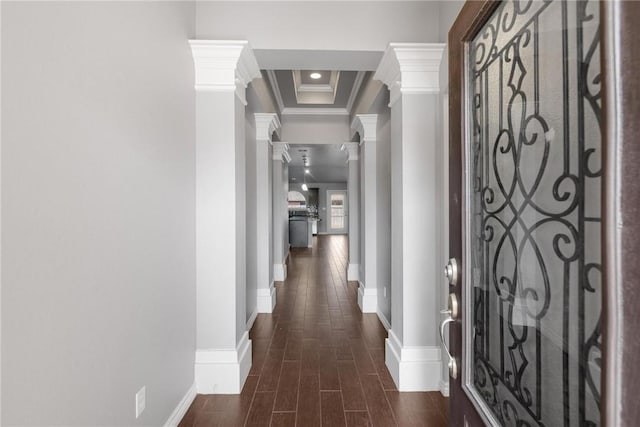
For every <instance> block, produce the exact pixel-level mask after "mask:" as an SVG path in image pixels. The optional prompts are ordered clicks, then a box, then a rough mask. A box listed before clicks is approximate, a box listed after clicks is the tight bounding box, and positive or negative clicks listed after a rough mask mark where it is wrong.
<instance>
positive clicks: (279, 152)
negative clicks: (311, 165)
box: [273, 142, 291, 163]
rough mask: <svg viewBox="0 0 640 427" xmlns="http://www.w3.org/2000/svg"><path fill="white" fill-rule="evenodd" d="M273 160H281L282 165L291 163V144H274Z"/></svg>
mask: <svg viewBox="0 0 640 427" xmlns="http://www.w3.org/2000/svg"><path fill="white" fill-rule="evenodd" d="M273 160H280V161H281V162H282V163H289V162H290V161H291V155H290V154H289V144H287V143H286V142H274V143H273Z"/></svg>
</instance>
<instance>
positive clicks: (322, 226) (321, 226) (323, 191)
mask: <svg viewBox="0 0 640 427" xmlns="http://www.w3.org/2000/svg"><path fill="white" fill-rule="evenodd" d="M307 187H309V188H317V189H318V216H319V217H320V219H321V221H320V222H319V223H318V233H326V232H327V221H328V219H327V191H328V190H344V191H346V190H347V183H346V182H337V183H313V184H307ZM289 191H299V192H301V193H302V194H304V195H305V197H307V195H306V192H304V191H302V184H298V183H294V182H290V183H289Z"/></svg>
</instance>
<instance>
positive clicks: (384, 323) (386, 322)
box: [376, 307, 391, 331]
mask: <svg viewBox="0 0 640 427" xmlns="http://www.w3.org/2000/svg"><path fill="white" fill-rule="evenodd" d="M376 314H377V315H378V319H380V323H382V326H384V328H385V329H386V330H387V331H389V329H391V323H390V322H389V319H387V316H385V315H384V313H383V312H382V311H380V307H378V310H376Z"/></svg>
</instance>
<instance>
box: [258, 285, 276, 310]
mask: <svg viewBox="0 0 640 427" xmlns="http://www.w3.org/2000/svg"><path fill="white" fill-rule="evenodd" d="M257 307H258V313H273V309H274V308H275V307H276V288H275V287H274V286H273V282H272V283H271V284H270V285H269V288H268V289H265V288H258V304H257Z"/></svg>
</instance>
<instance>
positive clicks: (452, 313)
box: [440, 293, 459, 380]
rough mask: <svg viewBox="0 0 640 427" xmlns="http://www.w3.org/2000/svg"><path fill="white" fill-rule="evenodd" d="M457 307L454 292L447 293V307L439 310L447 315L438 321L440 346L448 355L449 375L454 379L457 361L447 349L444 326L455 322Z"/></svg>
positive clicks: (456, 371)
mask: <svg viewBox="0 0 640 427" xmlns="http://www.w3.org/2000/svg"><path fill="white" fill-rule="evenodd" d="M458 312H459V308H458V298H456V294H454V293H451V294H449V308H448V309H446V310H441V311H440V314H446V315H447V317H446V318H445V319H443V320H442V322H440V340H441V341H442V346H443V347H444V351H445V352H446V353H447V356H449V364H448V366H449V375H450V376H451V378H453V379H454V380H455V379H456V378H457V377H458V362H456V359H455V357H453V356H452V355H451V352H450V351H449V346H448V345H447V342H446V341H445V340H444V328H446V327H447V325H448V324H450V323H451V322H455V321H456V318H457V317H458V314H459V313H458Z"/></svg>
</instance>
